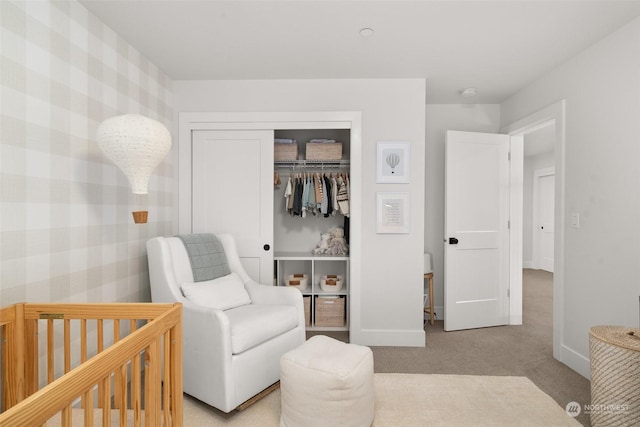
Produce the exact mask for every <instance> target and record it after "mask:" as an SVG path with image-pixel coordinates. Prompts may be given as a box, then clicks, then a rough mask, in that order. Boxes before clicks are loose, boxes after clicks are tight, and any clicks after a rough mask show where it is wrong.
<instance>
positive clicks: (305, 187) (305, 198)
mask: <svg viewBox="0 0 640 427" xmlns="http://www.w3.org/2000/svg"><path fill="white" fill-rule="evenodd" d="M308 210H309V177H308V176H307V175H306V174H305V176H304V179H303V183H302V218H306V217H307V211H308Z"/></svg>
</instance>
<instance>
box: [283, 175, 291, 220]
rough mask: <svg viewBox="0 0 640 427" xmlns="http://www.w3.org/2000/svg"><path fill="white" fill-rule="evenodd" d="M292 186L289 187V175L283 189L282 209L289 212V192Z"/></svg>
mask: <svg viewBox="0 0 640 427" xmlns="http://www.w3.org/2000/svg"><path fill="white" fill-rule="evenodd" d="M292 191H293V190H292V188H291V177H289V178H288V179H287V186H286V187H285V189H284V210H285V211H287V212H289V211H290V208H289V200H290V199H291V192H292Z"/></svg>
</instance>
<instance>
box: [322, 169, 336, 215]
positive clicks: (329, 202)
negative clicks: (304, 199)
mask: <svg viewBox="0 0 640 427" xmlns="http://www.w3.org/2000/svg"><path fill="white" fill-rule="evenodd" d="M322 190H323V191H324V199H326V201H327V209H326V211H325V213H324V217H325V218H327V217H329V216H331V214H333V209H334V206H333V196H332V194H331V179H329V177H328V176H327V175H325V176H324V187H322ZM324 199H323V201H322V205H323V206H324Z"/></svg>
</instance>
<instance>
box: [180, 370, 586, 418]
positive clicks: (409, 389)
mask: <svg viewBox="0 0 640 427" xmlns="http://www.w3.org/2000/svg"><path fill="white" fill-rule="evenodd" d="M374 386H375V396H376V403H375V407H376V414H375V420H374V424H373V425H374V426H377V427H382V426H403V427H407V426H425V425H437V426H444V425H446V426H470V425H473V426H579V425H580V423H578V422H577V421H576V420H574V419H573V418H571V417H570V416H569V415H567V413H566V412H565V410H564V408H561V407H560V406H558V404H557V403H556V402H555V401H554V400H553V399H552V398H551V397H549V396H548V395H547V394H545V393H544V392H542V391H541V390H540V389H539V388H538V387H536V386H535V385H534V384H533V383H532V382H531V381H530V380H529V379H528V378H526V377H501V376H474V375H426V374H374ZM184 413H185V417H184V425H185V426H190V427H191V426H195V427H197V426H223V425H224V426H256V427H258V426H259V427H267V426H278V425H279V421H280V390H279V389H278V390H276V391H274V392H273V393H271V394H269V395H268V396H267V397H265V398H264V399H262V400H260V401H259V402H257V403H256V404H254V405H253V406H251V407H249V408H248V409H245V410H244V411H242V412H234V413H231V414H225V413H223V412H220V411H218V410H216V409H214V408H212V407H210V406H208V405H205V404H204V403H202V402H199V401H198V400H195V399H193V398H191V397H190V396H187V395H185V399H184Z"/></svg>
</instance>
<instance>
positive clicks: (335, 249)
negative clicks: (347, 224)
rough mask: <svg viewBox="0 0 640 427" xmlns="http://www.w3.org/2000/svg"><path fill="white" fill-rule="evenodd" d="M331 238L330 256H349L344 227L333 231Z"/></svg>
mask: <svg viewBox="0 0 640 427" xmlns="http://www.w3.org/2000/svg"><path fill="white" fill-rule="evenodd" d="M330 233H331V238H330V239H329V249H328V251H327V253H328V254H331V255H348V254H349V246H348V245H347V241H346V240H345V238H344V229H343V228H342V227H335V228H333V229H332V230H331V231H330Z"/></svg>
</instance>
